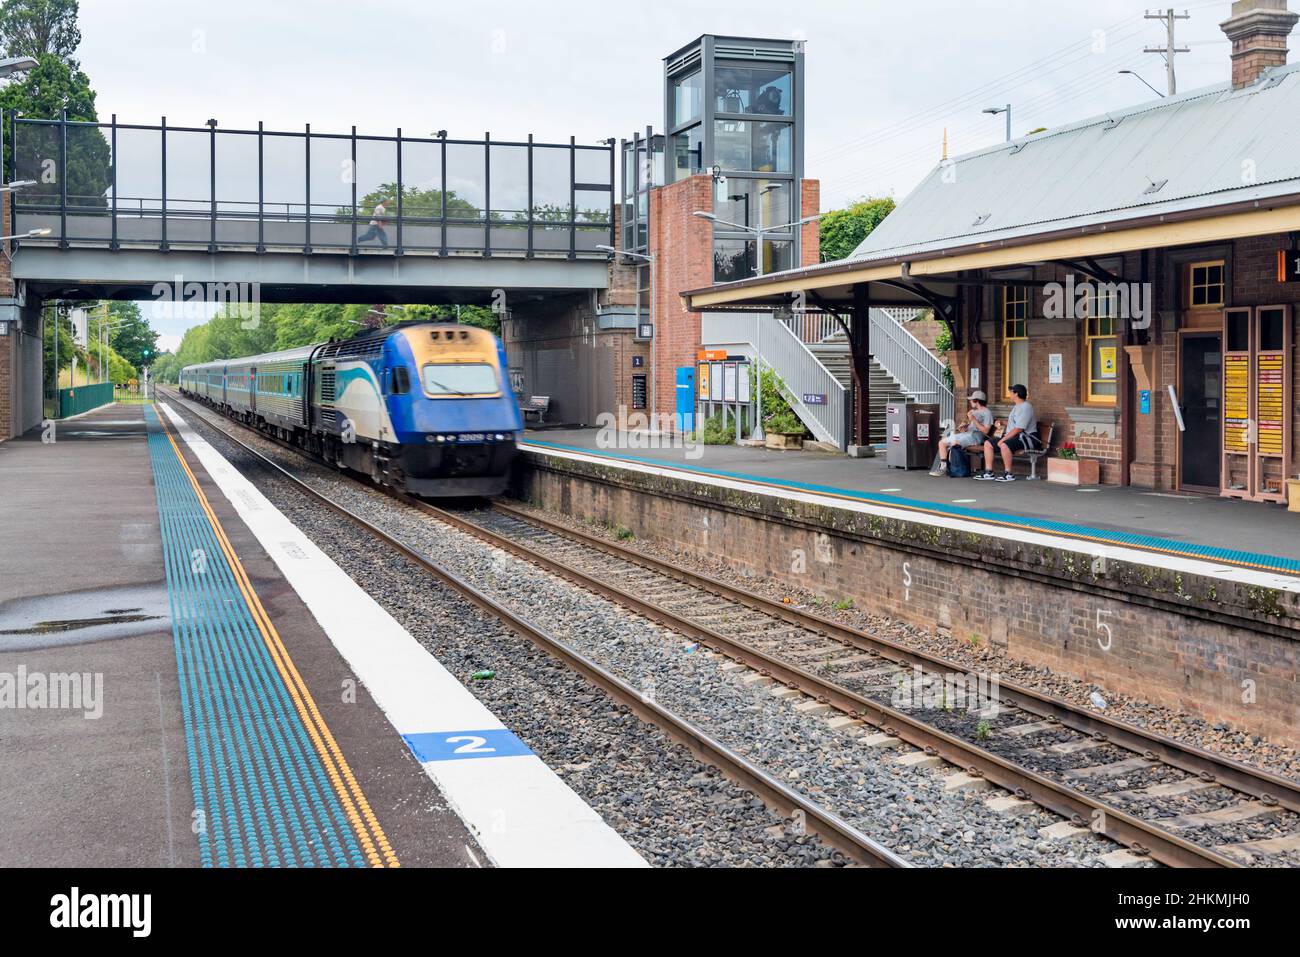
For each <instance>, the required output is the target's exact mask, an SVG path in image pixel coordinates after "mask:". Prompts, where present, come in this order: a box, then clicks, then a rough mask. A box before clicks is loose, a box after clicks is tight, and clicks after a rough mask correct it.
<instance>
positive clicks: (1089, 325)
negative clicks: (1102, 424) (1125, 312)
mask: <svg viewBox="0 0 1300 957" xmlns="http://www.w3.org/2000/svg"><path fill="white" fill-rule="evenodd" d="M1086 309H1087V315H1086V316H1085V317H1084V350H1083V355H1084V377H1083V381H1084V401H1085V402H1090V403H1097V404H1100V405H1114V404H1115V401H1116V397H1117V396H1118V394H1119V390H1118V382H1119V371H1118V370H1119V358H1118V357H1119V337H1118V336H1117V335H1116V329H1115V320H1116V317H1117V315H1118V311H1119V303H1118V300H1117V297H1116V294H1115V292H1114V291H1108V292H1104V293H1103V292H1102V291H1101V290H1095V291H1094V292H1093V294H1092V295H1091V296H1089V297H1088V299H1087V305H1086Z"/></svg>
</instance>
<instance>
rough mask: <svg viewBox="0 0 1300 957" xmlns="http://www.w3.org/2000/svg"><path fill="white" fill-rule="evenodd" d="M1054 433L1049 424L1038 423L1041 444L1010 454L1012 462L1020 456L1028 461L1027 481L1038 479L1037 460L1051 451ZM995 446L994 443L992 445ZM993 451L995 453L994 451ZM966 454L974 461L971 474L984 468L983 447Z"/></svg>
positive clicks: (967, 451) (1051, 425)
mask: <svg viewBox="0 0 1300 957" xmlns="http://www.w3.org/2000/svg"><path fill="white" fill-rule="evenodd" d="M1054 431H1055V427H1054V426H1053V424H1052V423H1051V422H1040V423H1039V425H1038V441H1039V442H1040V443H1041V444H1040V445H1039V447H1038V448H1036V449H1029V450H1025V449H1019V450H1017V451H1016V452H1014V453H1013V454H1012V456H1011V461H1012V462H1014V461H1015V460H1016V459H1018V458H1020V457H1022V456H1023V457H1024V458H1026V459H1028V460H1029V474H1028V475H1027V476H1026V479H1027V480H1032V481H1036V480H1037V479H1038V460H1039V459H1041V458H1042V457H1043V456H1044V455H1047V454H1049V453H1050V452H1051V451H1052V434H1053V432H1054ZM996 444H997V443H996V442H995V443H994V445H996ZM994 451H995V452H996V449H994ZM966 453H967V454H968V455H971V456H974V461H972V462H971V474H972V475H974V474H975V473H976V472H979V471H980V470H981V469H982V468H983V467H984V446H982V445H979V446H976V447H975V448H973V449H967V450H966ZM995 464H996V459H995Z"/></svg>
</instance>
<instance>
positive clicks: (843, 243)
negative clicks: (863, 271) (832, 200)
mask: <svg viewBox="0 0 1300 957" xmlns="http://www.w3.org/2000/svg"><path fill="white" fill-rule="evenodd" d="M895 205H897V204H896V203H895V202H894V200H893V199H892V198H890V197H888V196H884V197H880V198H868V199H860V200H858V201H857V202H855V203H850V204H849V206H848V207H847V208H845V209H837V210H834V211H832V212H829V213H827V214H826V215H825V216H823V217H822V218H821V230H820V232H821V258H822V262H832V261H834V260H836V259H844V258H846V257H848V256H849V255H851V254H852V252H853V250H855V249H857V248H858V245H859V244H860V243H861V242H862V240H864V239H866V238H867V236H869V235H870V234H871V231H872V230H873V229H875V228H876V227H877V226H879V225H880V223H881V221H882V220H884V218H885V217H886V216H888V215H889V214H890V213H892V212H893V211H894V207H895Z"/></svg>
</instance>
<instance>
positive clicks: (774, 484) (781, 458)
mask: <svg viewBox="0 0 1300 957" xmlns="http://www.w3.org/2000/svg"><path fill="white" fill-rule="evenodd" d="M599 436H600V433H599V432H598V431H597V430H594V429H574V430H563V431H560V430H547V431H545V432H535V433H534V432H530V433H528V434H527V435H526V437H525V442H526V444H527V445H528V446H529V447H532V448H537V449H540V450H555V451H566V450H567V451H570V452H580V453H587V454H595V455H601V456H606V457H609V458H612V459H617V460H622V461H627V462H631V463H644V464H646V465H655V466H661V467H668V468H672V469H674V470H677V471H680V472H685V473H688V474H694V475H697V476H699V477H701V478H705V477H713V478H717V479H724V480H726V479H730V480H734V481H739V482H745V483H752V484H755V485H760V486H763V487H767V488H770V489H772V490H773V491H774V492H777V493H779V492H781V491H786V492H790V493H811V494H818V495H823V496H828V497H831V498H837V499H841V500H844V501H856V502H862V503H865V504H874V505H880V506H885V507H890V508H898V509H905V510H909V511H912V512H914V513H916V514H917V515H918V516H920V515H927V514H928V515H932V516H934V517H937V518H940V519H944V518H946V519H964V520H970V521H975V522H983V523H987V524H989V525H990V526H995V527H1001V528H1004V529H1008V530H1010V529H1022V530H1025V531H1036V532H1044V533H1050V534H1056V535H1063V536H1067V537H1071V538H1075V539H1077V540H1079V541H1081V542H1090V543H1096V544H1112V545H1116V546H1124V547H1135V548H1140V549H1143V550H1148V551H1150V552H1151V553H1152V554H1167V555H1170V556H1174V555H1177V556H1186V557H1189V558H1196V559H1203V560H1205V561H1207V562H1210V563H1223V564H1225V565H1231V566H1234V567H1242V568H1255V569H1259V570H1262V571H1267V572H1277V573H1282V574H1283V575H1285V576H1288V577H1289V576H1296V577H1300V514H1295V513H1289V512H1287V511H1286V509H1285V507H1283V506H1279V505H1263V504H1258V503H1253V502H1242V501H1239V500H1235V499H1224V498H1217V497H1211V496H1206V495H1195V494H1184V493H1174V492H1155V491H1148V490H1143V489H1136V488H1118V487H1113V486H1090V487H1081V488H1074V487H1071V486H1066V485H1060V484H1056V483H1051V482H1047V481H1043V480H1039V481H1028V480H1026V479H1024V478H1023V477H1021V478H1020V479H1018V480H1017V481H1015V482H1011V483H1001V482H977V481H975V480H973V479H950V478H947V477H946V476H945V477H943V478H935V477H932V476H930V475H929V473H928V472H926V471H925V470H915V469H914V470H904V469H895V468H889V467H888V466H887V465H886V464H885V459H884V457H883V456H876V457H875V458H866V459H852V458H846V457H844V456H840V455H832V454H828V453H824V452H813V451H807V452H805V451H786V452H782V451H774V450H769V449H762V448H752V447H744V446H733V445H723V446H717V445H713V446H705V445H701V446H697V447H696V448H695V449H694V450H688V449H685V448H681V447H677V448H673V447H666V448H655V449H603V448H601V447H600V438H599ZM1042 470H1045V469H1042Z"/></svg>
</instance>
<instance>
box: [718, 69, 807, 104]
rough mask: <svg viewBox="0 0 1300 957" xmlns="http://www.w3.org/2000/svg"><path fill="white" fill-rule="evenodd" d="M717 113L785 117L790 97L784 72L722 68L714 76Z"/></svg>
mask: <svg viewBox="0 0 1300 957" xmlns="http://www.w3.org/2000/svg"><path fill="white" fill-rule="evenodd" d="M714 87H715V89H716V91H717V92H716V94H715V96H716V103H715V105H714V111H715V112H718V113H750V114H753V113H761V114H767V115H769V116H789V115H790V114H791V106H792V100H793V97H792V96H791V89H792V84H791V79H790V71H789V70H788V69H781V68H779V67H743V66H723V65H721V64H719V65H718V66H717V68H716V70H715V72H714Z"/></svg>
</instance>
